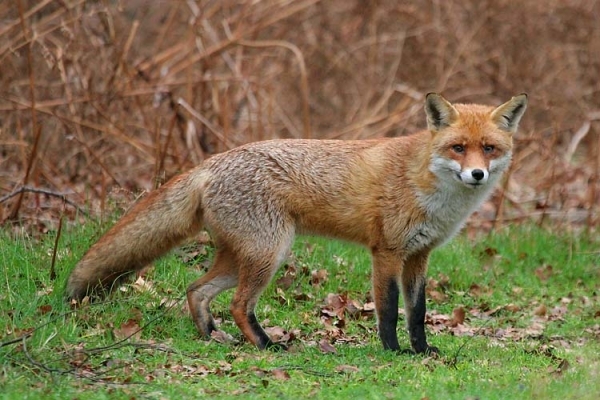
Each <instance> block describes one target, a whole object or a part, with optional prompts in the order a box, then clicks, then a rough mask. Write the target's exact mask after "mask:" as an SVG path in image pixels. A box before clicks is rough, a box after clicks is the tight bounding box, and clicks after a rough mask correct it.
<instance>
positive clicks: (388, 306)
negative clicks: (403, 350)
mask: <svg viewBox="0 0 600 400" xmlns="http://www.w3.org/2000/svg"><path fill="white" fill-rule="evenodd" d="M399 295H400V289H399V288H398V283H397V282H396V280H395V279H393V278H391V279H389V282H388V290H387V295H386V297H385V301H384V302H383V303H382V304H378V305H377V307H378V308H379V311H378V316H379V324H378V325H379V338H380V339H381V342H382V343H383V348H384V349H386V350H399V349H400V345H399V344H398V336H397V335H396V326H397V325H398V298H399Z"/></svg>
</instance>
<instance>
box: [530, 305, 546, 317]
mask: <svg viewBox="0 0 600 400" xmlns="http://www.w3.org/2000/svg"><path fill="white" fill-rule="evenodd" d="M547 312H548V309H547V308H546V305H545V304H540V305H539V306H537V307H536V308H535V309H534V310H533V314H534V315H537V316H538V317H543V316H545V315H546V313H547Z"/></svg>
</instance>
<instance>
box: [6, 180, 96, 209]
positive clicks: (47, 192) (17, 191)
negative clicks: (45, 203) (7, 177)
mask: <svg viewBox="0 0 600 400" xmlns="http://www.w3.org/2000/svg"><path fill="white" fill-rule="evenodd" d="M27 192H29V193H38V194H45V195H47V196H54V197H58V198H59V199H61V200H63V201H64V202H65V203H67V204H68V205H70V206H72V207H74V208H76V209H77V211H79V212H80V213H82V214H83V215H85V216H88V213H87V211H85V210H84V209H83V208H81V207H80V206H78V205H77V204H76V203H74V202H72V201H71V200H69V199H67V196H68V194H67V193H57V192H54V191H52V190H49V189H40V188H35V187H31V186H21V187H20V188H18V189H15V190H14V191H12V192H11V193H9V194H7V195H4V196H2V197H0V203H4V202H5V201H7V200H9V199H11V198H13V197H15V196H17V195H21V194H23V193H27Z"/></svg>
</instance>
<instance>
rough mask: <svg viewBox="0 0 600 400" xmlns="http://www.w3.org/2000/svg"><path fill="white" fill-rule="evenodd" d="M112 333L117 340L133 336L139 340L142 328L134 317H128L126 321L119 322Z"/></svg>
mask: <svg viewBox="0 0 600 400" xmlns="http://www.w3.org/2000/svg"><path fill="white" fill-rule="evenodd" d="M113 334H114V335H115V338H116V339H117V340H123V339H127V338H133V339H135V340H139V339H140V338H141V337H142V330H141V329H140V325H139V324H138V321H136V320H135V319H128V320H127V321H126V322H123V323H122V324H121V327H120V328H118V329H113Z"/></svg>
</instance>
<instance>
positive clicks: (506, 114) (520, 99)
mask: <svg viewBox="0 0 600 400" xmlns="http://www.w3.org/2000/svg"><path fill="white" fill-rule="evenodd" d="M526 109H527V94H526V93H521V94H520V95H518V96H515V97H513V98H512V99H510V100H509V101H507V102H506V103H504V104H502V105H501V106H500V107H498V108H496V109H495V110H494V111H492V121H494V123H495V124H496V125H498V128H500V129H502V130H503V131H506V132H511V133H514V132H516V131H517V128H518V127H519V121H520V120H521V117H522V116H523V114H524V113H525V110H526Z"/></svg>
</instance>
